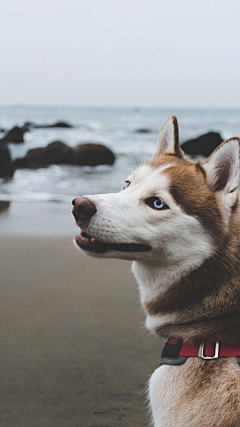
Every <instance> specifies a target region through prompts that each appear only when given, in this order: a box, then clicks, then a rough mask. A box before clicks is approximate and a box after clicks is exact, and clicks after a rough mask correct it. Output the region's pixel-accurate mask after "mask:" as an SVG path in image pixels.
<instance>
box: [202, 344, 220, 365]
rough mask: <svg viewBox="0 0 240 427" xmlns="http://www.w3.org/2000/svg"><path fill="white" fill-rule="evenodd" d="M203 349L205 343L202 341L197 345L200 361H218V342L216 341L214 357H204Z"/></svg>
mask: <svg viewBox="0 0 240 427" xmlns="http://www.w3.org/2000/svg"><path fill="white" fill-rule="evenodd" d="M204 347H205V342H204V341H203V342H202V343H201V344H200V345H199V350H198V357H200V358H201V359H204V360H211V359H218V357H219V341H216V344H215V354H214V356H204Z"/></svg>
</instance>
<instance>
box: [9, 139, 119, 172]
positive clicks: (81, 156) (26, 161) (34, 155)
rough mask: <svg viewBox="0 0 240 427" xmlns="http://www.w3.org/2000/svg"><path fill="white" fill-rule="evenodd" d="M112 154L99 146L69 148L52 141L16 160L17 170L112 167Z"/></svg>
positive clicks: (59, 142)
mask: <svg viewBox="0 0 240 427" xmlns="http://www.w3.org/2000/svg"><path fill="white" fill-rule="evenodd" d="M114 161H115V155H114V154H113V152H112V151H111V150H110V149H109V148H107V147H105V146H104V145H101V144H81V145H78V146H77V147H69V146H68V145H66V144H64V142H62V141H54V142H52V143H51V144H49V145H47V147H44V148H34V149H32V150H29V151H28V152H27V155H26V156H25V157H24V158H20V159H16V161H15V166H16V167H17V168H40V167H45V166H48V165H51V164H69V165H79V166H84V165H85V166H97V165H103V164H104V165H112V164H113V163H114Z"/></svg>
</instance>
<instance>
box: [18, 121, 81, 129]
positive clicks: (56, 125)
mask: <svg viewBox="0 0 240 427" xmlns="http://www.w3.org/2000/svg"><path fill="white" fill-rule="evenodd" d="M24 127H26V128H34V129H44V128H73V126H72V125H70V124H69V123H66V122H57V123H54V124H52V125H48V124H41V125H38V124H35V123H32V122H26V123H24Z"/></svg>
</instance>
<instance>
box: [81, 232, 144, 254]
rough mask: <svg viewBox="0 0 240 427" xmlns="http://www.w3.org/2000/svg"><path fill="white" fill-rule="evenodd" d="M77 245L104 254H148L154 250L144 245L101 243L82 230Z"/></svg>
mask: <svg viewBox="0 0 240 427" xmlns="http://www.w3.org/2000/svg"><path fill="white" fill-rule="evenodd" d="M75 242H76V243H77V245H78V246H79V247H80V248H81V249H83V250H85V251H89V252H95V253H104V252H107V251H120V252H146V251H150V250H151V249H152V248H151V246H149V245H145V244H143V243H105V242H101V241H99V240H97V239H95V238H94V237H91V236H89V235H88V234H87V233H85V231H83V230H81V231H80V233H79V234H78V235H77V236H76V237H75Z"/></svg>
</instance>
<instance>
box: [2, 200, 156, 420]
mask: <svg viewBox="0 0 240 427" xmlns="http://www.w3.org/2000/svg"><path fill="white" fill-rule="evenodd" d="M63 205H64V204H63ZM44 208H45V210H44ZM60 210H61V212H60ZM70 210H71V208H69V206H64V208H62V204H61V209H60V208H59V204H51V203H48V204H47V206H46V204H45V205H44V204H43V203H33V204H32V203H29V204H21V203H19V204H18V203H12V204H11V206H10V209H8V210H6V211H2V213H1V214H0V260H1V273H0V278H1V287H0V292H1V298H0V305H1V307H0V318H1V320H0V325H1V328H0V349H1V350H0V378H1V380H0V389H1V399H0V402H1V403H0V426H1V427H40V426H41V427H50V426H51V427H52V426H54V427H75V426H76V427H100V426H101V427H120V426H121V427H133V426H134V427H142V426H147V425H148V423H149V415H148V412H147V404H146V400H145V396H144V390H145V386H146V384H147V381H148V378H149V376H150V374H151V372H152V371H153V370H154V369H155V368H156V367H157V366H158V364H159V361H160V356H161V348H162V341H161V340H160V339H157V338H154V337H152V336H150V335H149V333H148V332H146V331H145V328H144V325H143V324H144V314H143V312H142V311H141V309H140V304H139V296H138V289H137V285H136V283H135V280H134V278H133V276H132V274H131V272H130V263H129V262H126V261H119V260H101V259H93V258H90V257H87V256H84V255H82V254H81V253H80V252H79V251H78V250H77V249H76V248H75V247H74V245H73V243H72V240H73V237H74V234H76V230H75V227H74V226H73V223H72V222H71V218H70V213H69V211H70ZM45 211H46V212H45ZM34 212H35V221H33V220H32V215H34ZM43 213H44V222H45V224H46V227H47V228H48V232H47V233H44V232H43V230H44V222H41V217H42V216H43ZM66 215H67V217H66ZM30 216H31V220H30V219H29V221H28V218H30ZM68 216H69V219H70V222H69V224H70V225H68V222H67V218H68ZM19 217H20V219H19ZM19 221H20V222H19ZM21 221H22V222H21ZM19 224H20V226H19ZM29 224H31V226H30V225H29ZM39 224H41V226H40V227H39ZM49 224H50V225H51V227H50V226H49ZM66 224H67V225H66ZM61 226H62V230H61ZM51 228H52V229H51ZM50 229H51V230H50ZM14 230H15V231H14ZM61 231H62V233H61ZM45 234H46V235H45Z"/></svg>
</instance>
